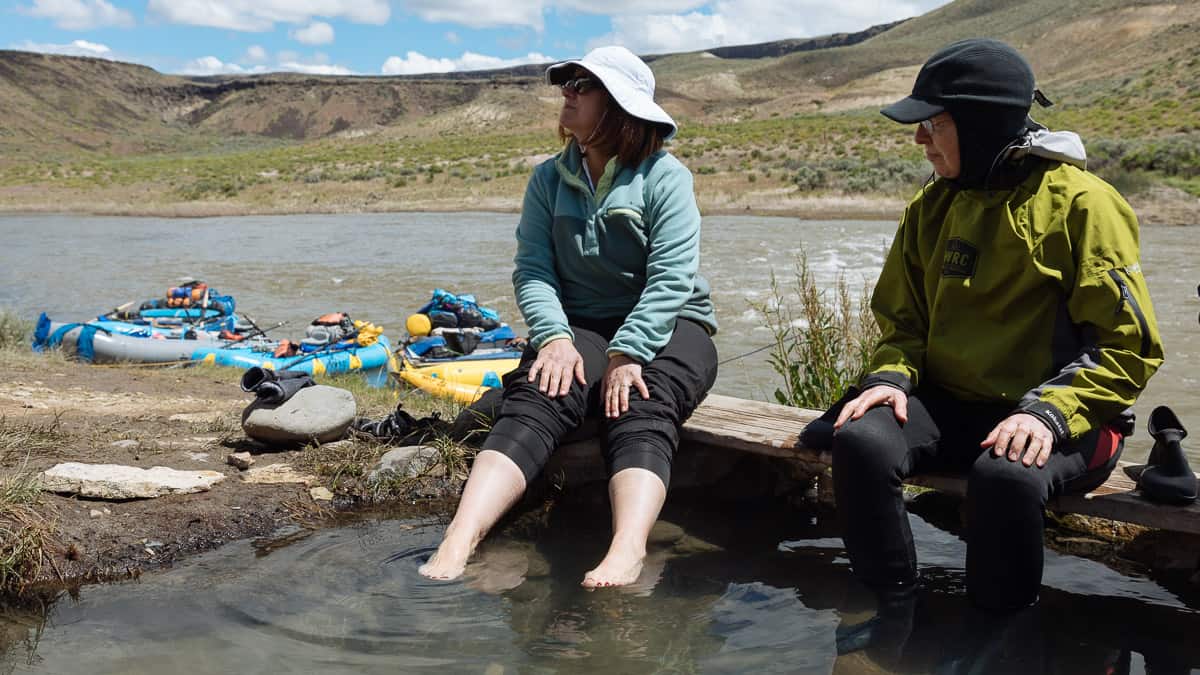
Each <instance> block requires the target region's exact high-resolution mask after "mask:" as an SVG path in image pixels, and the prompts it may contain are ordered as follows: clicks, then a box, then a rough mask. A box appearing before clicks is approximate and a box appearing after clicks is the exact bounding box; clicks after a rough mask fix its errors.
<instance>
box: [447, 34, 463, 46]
mask: <svg viewBox="0 0 1200 675" xmlns="http://www.w3.org/2000/svg"><path fill="white" fill-rule="evenodd" d="M445 37H446V42H449V43H450V44H452V45H456V44H458V43H460V42H462V38H460V37H459V36H458V33H455V32H454V31H447V32H446V35H445Z"/></svg>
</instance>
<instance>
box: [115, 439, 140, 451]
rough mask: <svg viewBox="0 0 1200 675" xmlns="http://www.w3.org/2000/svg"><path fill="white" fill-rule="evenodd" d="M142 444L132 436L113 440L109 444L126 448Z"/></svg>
mask: <svg viewBox="0 0 1200 675" xmlns="http://www.w3.org/2000/svg"><path fill="white" fill-rule="evenodd" d="M141 444H142V443H141V441H135V440H133V439H132V438H126V439H124V440H120V441H113V442H112V443H109V445H111V446H113V447H114V448H124V449H126V450H128V449H129V448H136V447H138V446H140V445H141Z"/></svg>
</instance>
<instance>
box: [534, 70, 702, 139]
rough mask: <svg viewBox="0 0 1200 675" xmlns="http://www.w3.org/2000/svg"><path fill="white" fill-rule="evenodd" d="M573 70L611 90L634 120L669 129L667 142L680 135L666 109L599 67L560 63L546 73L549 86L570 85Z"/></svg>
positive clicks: (623, 78)
mask: <svg viewBox="0 0 1200 675" xmlns="http://www.w3.org/2000/svg"><path fill="white" fill-rule="evenodd" d="M571 66H579V67H580V68H583V69H585V70H587V71H588V72H589V73H591V74H592V75H594V76H596V79H598V80H600V83H601V84H603V85H604V88H605V89H606V90H608V93H609V94H610V95H611V96H612V97H613V100H615V101H616V102H617V105H619V106H621V109H622V110H624V111H625V112H627V113H629V114H630V115H633V116H634V117H636V118H638V119H640V120H645V121H647V122H653V123H654V124H660V125H662V126H664V127H667V133H666V134H665V135H664V136H663V140H664V141H669V140H671V138H672V137H674V136H675V133H676V132H677V131H679V125H678V124H676V123H675V120H673V119H671V116H670V115H668V114H667V111H666V110H663V109H662V106H660V105H658V104H657V103H655V102H654V99H652V98H650V97H649V96H646V95H645V94H644V93H643V92H641V91H638V90H637V89H635V88H634V87H633V85H631V84H630V83H629V81H628V80H627V79H626V78H625V77H624V76H622V75H621V74H620V73H619V72H617V71H615V70H613V69H611V68H608V67H607V66H603V65H601V64H597V63H585V62H584V61H563V62H562V63H556V64H554V65H552V66H550V67H549V68H547V69H546V84H551V85H558V84H562V83H563V82H566V81H567V80H568V79H570V78H569V77H568V75H569V74H570V72H571V70H570V67H571Z"/></svg>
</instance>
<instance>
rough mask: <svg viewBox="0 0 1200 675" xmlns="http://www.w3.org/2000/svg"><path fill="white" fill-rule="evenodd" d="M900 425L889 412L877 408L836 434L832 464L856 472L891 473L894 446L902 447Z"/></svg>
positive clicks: (834, 435)
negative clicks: (875, 470)
mask: <svg viewBox="0 0 1200 675" xmlns="http://www.w3.org/2000/svg"><path fill="white" fill-rule="evenodd" d="M903 442H904V441H903V438H901V437H900V433H899V425H898V424H897V423H896V420H895V417H894V416H893V415H892V411H891V409H890V408H875V409H872V410H868V411H867V414H865V415H863V416H862V417H861V418H859V419H857V420H851V421H849V422H847V423H845V424H843V425H842V427H841V428H840V429H838V430H837V431H835V432H834V433H833V461H834V463H835V464H838V465H843V466H846V467H847V468H851V467H852V469H851V470H853V471H855V472H861V471H862V470H867V469H883V470H891V469H893V468H894V467H892V466H891V465H892V461H891V460H890V458H891V457H892V456H893V455H894V453H892V452H888V450H889V449H890V447H891V446H892V445H893V444H895V443H901V444H902V443H903Z"/></svg>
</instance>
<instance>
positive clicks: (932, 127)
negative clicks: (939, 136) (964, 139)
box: [921, 119, 947, 134]
mask: <svg viewBox="0 0 1200 675" xmlns="http://www.w3.org/2000/svg"><path fill="white" fill-rule="evenodd" d="M946 124H947V122H944V121H943V122H941V123H940V124H935V123H934V121H933V120H932V119H927V120H921V128H922V129H924V130H925V133H927V134H932V133H933V132H935V131H937V130H938V129H941V128H942V127H944V126H946Z"/></svg>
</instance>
